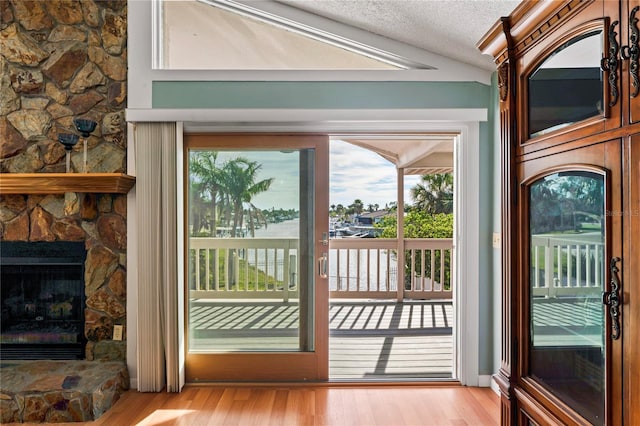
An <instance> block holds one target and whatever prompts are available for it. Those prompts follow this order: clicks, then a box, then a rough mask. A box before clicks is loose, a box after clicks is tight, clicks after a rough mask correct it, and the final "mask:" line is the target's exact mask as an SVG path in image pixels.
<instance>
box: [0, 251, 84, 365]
mask: <svg viewBox="0 0 640 426" xmlns="http://www.w3.org/2000/svg"><path fill="white" fill-rule="evenodd" d="M86 256H87V252H86V249H85V246H84V243H83V242H6V241H3V242H2V243H0V299H1V307H2V323H1V325H0V359H22V360H26V359H83V358H84V349H85V344H86V339H85V337H84V305H85V291H84V263H85V260H86Z"/></svg>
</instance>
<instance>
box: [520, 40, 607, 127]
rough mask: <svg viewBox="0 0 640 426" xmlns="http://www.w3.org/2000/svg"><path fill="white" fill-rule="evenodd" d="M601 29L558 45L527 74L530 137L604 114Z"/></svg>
mask: <svg viewBox="0 0 640 426" xmlns="http://www.w3.org/2000/svg"><path fill="white" fill-rule="evenodd" d="M602 34H603V33H602V31H600V30H599V31H595V32H590V33H587V34H585V35H582V36H580V37H576V38H574V39H572V40H571V41H569V42H568V43H566V44H564V45H562V46H560V47H559V48H558V49H557V50H556V51H555V52H553V53H552V54H551V55H550V56H549V58H547V60H546V61H545V62H544V63H542V65H540V67H539V68H538V69H537V70H536V71H534V72H533V74H532V75H531V77H529V87H528V89H529V136H530V137H535V136H539V135H542V134H545V133H547V132H550V131H552V130H556V129H560V128H562V127H565V126H568V125H570V124H572V123H575V122H577V121H580V120H584V119H586V118H589V117H595V116H597V115H601V114H602V113H603V87H604V86H603V80H602V71H601V69H600V58H601V57H602V54H601V52H602V45H603V41H602Z"/></svg>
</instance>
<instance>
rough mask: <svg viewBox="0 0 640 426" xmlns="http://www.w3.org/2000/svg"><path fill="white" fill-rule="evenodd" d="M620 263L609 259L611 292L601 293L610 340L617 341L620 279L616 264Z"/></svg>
mask: <svg viewBox="0 0 640 426" xmlns="http://www.w3.org/2000/svg"><path fill="white" fill-rule="evenodd" d="M618 262H620V258H619V257H614V258H613V259H611V265H610V270H611V291H605V292H604V293H602V303H603V304H605V305H607V306H609V316H610V317H611V329H612V330H611V339H613V340H618V339H619V338H620V309H619V306H620V279H619V278H618V272H620V270H619V269H618V267H617V266H616V263H618Z"/></svg>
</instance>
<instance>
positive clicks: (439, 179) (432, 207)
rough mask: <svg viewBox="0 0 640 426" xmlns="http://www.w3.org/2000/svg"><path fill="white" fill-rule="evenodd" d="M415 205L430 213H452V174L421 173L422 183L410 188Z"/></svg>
mask: <svg viewBox="0 0 640 426" xmlns="http://www.w3.org/2000/svg"><path fill="white" fill-rule="evenodd" d="M411 198H413V201H414V202H415V207H416V208H418V209H420V210H425V211H426V212H428V213H430V214H437V213H453V175H452V174H451V173H444V174H435V175H423V176H422V183H418V184H416V186H414V187H413V188H411Z"/></svg>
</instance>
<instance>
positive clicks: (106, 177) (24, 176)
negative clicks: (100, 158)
mask: <svg viewBox="0 0 640 426" xmlns="http://www.w3.org/2000/svg"><path fill="white" fill-rule="evenodd" d="M135 183H136V178H135V177H133V176H129V175H125V174H123V173H2V174H0V193H1V194H64V193H65V192H85V193H96V194H126V193H127V192H129V190H131V188H132V187H133V185H134V184H135Z"/></svg>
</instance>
